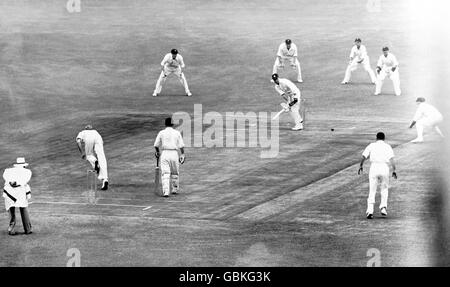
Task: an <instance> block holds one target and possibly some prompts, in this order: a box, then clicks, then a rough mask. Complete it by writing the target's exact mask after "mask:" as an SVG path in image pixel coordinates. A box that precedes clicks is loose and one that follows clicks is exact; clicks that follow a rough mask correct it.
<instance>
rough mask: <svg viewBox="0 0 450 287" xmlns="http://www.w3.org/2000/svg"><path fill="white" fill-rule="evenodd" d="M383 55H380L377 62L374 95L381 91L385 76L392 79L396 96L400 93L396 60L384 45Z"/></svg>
mask: <svg viewBox="0 0 450 287" xmlns="http://www.w3.org/2000/svg"><path fill="white" fill-rule="evenodd" d="M382 50H383V55H381V56H380V58H379V59H378V62H377V74H378V76H377V81H376V85H375V96H377V95H379V94H380V93H381V88H382V87H383V82H384V79H385V78H386V77H388V78H389V79H391V80H392V84H393V85H394V92H395V95H396V96H400V94H401V93H402V92H401V90H400V75H399V72H398V61H397V58H396V57H395V56H394V54H392V53H390V52H389V48H388V47H384V48H383V49H382Z"/></svg>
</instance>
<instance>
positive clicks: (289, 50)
mask: <svg viewBox="0 0 450 287" xmlns="http://www.w3.org/2000/svg"><path fill="white" fill-rule="evenodd" d="M285 62H289V64H290V65H291V67H292V68H293V69H294V70H296V71H297V82H299V83H303V80H302V69H301V67H300V62H299V61H298V50H297V45H295V44H294V43H292V41H291V40H290V39H286V41H284V42H283V43H281V44H280V46H279V47H278V52H277V58H276V60H275V64H274V65H273V69H272V74H277V73H278V69H283V68H284V64H285Z"/></svg>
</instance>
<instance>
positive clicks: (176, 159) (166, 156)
mask: <svg viewBox="0 0 450 287" xmlns="http://www.w3.org/2000/svg"><path fill="white" fill-rule="evenodd" d="M165 126H166V128H165V129H164V130H162V131H160V132H159V133H158V136H157V137H156V139H155V144H154V147H155V150H156V152H155V156H156V158H157V160H158V159H159V161H160V168H161V183H162V191H163V196H164V197H168V196H169V193H170V185H172V194H177V193H178V192H179V187H180V182H179V174H180V173H179V169H180V163H181V164H183V163H184V160H185V155H184V142H183V138H182V137H181V133H180V132H179V131H177V130H175V129H174V128H173V123H172V118H167V119H166V120H165ZM178 151H180V154H179V153H178Z"/></svg>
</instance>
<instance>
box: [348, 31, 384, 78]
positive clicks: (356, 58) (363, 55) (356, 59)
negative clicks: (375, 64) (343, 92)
mask: <svg viewBox="0 0 450 287" xmlns="http://www.w3.org/2000/svg"><path fill="white" fill-rule="evenodd" d="M358 64H362V65H363V67H364V70H366V72H367V73H368V74H369V76H370V80H371V81H372V84H375V82H376V80H377V78H376V77H375V73H374V72H373V70H372V68H371V67H370V59H369V56H368V55H367V49H366V46H364V45H361V39H359V38H356V39H355V45H354V46H353V48H352V50H351V51H350V62H349V63H348V66H347V70H346V71H345V77H344V80H343V81H342V84H343V85H345V84H348V82H349V81H350V78H351V76H352V72H353V71H355V70H356V69H357V68H358Z"/></svg>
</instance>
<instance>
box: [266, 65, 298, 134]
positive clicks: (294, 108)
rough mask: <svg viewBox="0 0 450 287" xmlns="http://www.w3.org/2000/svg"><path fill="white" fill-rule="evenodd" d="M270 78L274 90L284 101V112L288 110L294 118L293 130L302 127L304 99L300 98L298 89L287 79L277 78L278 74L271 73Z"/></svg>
mask: <svg viewBox="0 0 450 287" xmlns="http://www.w3.org/2000/svg"><path fill="white" fill-rule="evenodd" d="M272 80H273V82H274V83H275V90H276V91H277V92H278V93H279V94H280V96H281V97H282V98H283V99H284V100H285V101H286V104H285V105H284V106H283V107H285V111H286V112H290V114H291V116H292V118H293V119H294V123H295V126H294V127H293V128H292V130H294V131H298V130H302V129H303V120H304V119H305V108H304V100H302V98H301V93H300V90H299V89H298V88H297V86H296V85H295V84H294V83H292V82H291V81H289V80H288V79H284V78H279V77H278V74H273V75H272Z"/></svg>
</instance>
